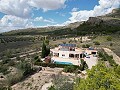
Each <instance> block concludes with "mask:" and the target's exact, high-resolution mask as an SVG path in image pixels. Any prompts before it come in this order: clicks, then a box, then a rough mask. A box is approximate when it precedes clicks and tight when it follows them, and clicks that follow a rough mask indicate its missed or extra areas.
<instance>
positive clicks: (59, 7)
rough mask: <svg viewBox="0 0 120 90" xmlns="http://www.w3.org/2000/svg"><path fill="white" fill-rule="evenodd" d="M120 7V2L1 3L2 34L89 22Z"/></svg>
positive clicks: (31, 0)
mask: <svg viewBox="0 0 120 90" xmlns="http://www.w3.org/2000/svg"><path fill="white" fill-rule="evenodd" d="M119 5H120V0H0V32H6V31H10V30H14V29H21V28H31V27H32V28H36V27H41V26H51V25H54V26H61V25H67V24H69V23H73V22H78V21H79V22H80V21H86V20H88V18H89V17H95V16H100V15H104V14H107V13H110V12H111V11H112V9H114V8H118V7H119Z"/></svg>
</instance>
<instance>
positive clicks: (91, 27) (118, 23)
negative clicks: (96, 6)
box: [76, 9, 120, 35]
mask: <svg viewBox="0 0 120 90" xmlns="http://www.w3.org/2000/svg"><path fill="white" fill-rule="evenodd" d="M76 29H77V30H78V34H83V35H84V34H111V33H116V32H119V31H120V9H114V10H113V11H112V12H111V13H109V14H107V15H104V16H98V17H90V18H89V20H87V21H85V22H84V23H83V24H82V25H80V26H79V27H77V28H76Z"/></svg>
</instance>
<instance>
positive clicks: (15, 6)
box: [0, 0, 31, 18]
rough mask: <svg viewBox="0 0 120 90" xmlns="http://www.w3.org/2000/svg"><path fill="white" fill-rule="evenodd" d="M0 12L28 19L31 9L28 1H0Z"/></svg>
mask: <svg viewBox="0 0 120 90" xmlns="http://www.w3.org/2000/svg"><path fill="white" fill-rule="evenodd" d="M0 12H2V13H4V14H7V15H14V16H18V17H25V18H26V17H29V15H30V13H31V8H30V6H29V5H28V0H0Z"/></svg>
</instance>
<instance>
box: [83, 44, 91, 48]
mask: <svg viewBox="0 0 120 90" xmlns="http://www.w3.org/2000/svg"><path fill="white" fill-rule="evenodd" d="M89 47H90V45H89V44H83V45H82V48H89Z"/></svg>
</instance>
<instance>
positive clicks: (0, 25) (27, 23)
mask: <svg viewBox="0 0 120 90" xmlns="http://www.w3.org/2000/svg"><path fill="white" fill-rule="evenodd" d="M33 26H34V25H33V23H32V21H31V20H30V19H23V18H20V17H16V16H12V15H5V16H4V17H3V18H2V19H1V20H0V32H5V31H10V30H15V29H22V28H28V27H33Z"/></svg>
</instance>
